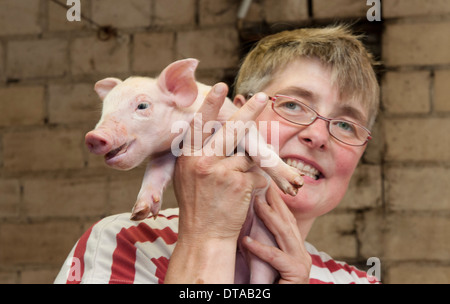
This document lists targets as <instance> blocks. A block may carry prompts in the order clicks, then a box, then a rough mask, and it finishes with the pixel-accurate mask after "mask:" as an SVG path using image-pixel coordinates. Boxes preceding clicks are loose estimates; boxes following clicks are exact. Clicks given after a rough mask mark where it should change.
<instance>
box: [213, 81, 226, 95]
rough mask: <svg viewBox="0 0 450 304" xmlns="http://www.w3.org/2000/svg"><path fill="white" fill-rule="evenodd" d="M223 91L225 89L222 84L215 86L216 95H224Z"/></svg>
mask: <svg viewBox="0 0 450 304" xmlns="http://www.w3.org/2000/svg"><path fill="white" fill-rule="evenodd" d="M223 90H224V87H223V85H222V84H221V83H218V84H216V85H215V86H214V94H216V95H220V94H222V92H223Z"/></svg>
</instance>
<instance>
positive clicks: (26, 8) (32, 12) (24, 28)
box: [0, 0, 42, 36]
mask: <svg viewBox="0 0 450 304" xmlns="http://www.w3.org/2000/svg"><path fill="white" fill-rule="evenodd" d="M39 5H40V2H39V1H36V0H21V1H17V0H2V1H0V36H2V35H21V34H38V33H41V32H42V29H41V25H40V20H41V17H42V16H41V15H40V12H39Z"/></svg>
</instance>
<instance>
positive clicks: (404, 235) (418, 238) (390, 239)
mask: <svg viewBox="0 0 450 304" xmlns="http://www.w3.org/2000/svg"><path fill="white" fill-rule="evenodd" d="M449 233H450V219H449V218H448V217H441V216H437V215H434V216H433V215H411V214H408V215H407V214H399V213H394V214H391V215H389V216H388V224H387V230H386V232H385V234H384V238H385V240H384V257H385V258H387V259H389V260H392V261H394V260H395V261H402V260H404V261H407V260H420V261H433V260H435V261H448V258H449V254H448V253H449V252H450V242H448V236H449Z"/></svg>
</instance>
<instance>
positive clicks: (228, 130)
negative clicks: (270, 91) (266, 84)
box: [205, 93, 268, 157]
mask: <svg viewBox="0 0 450 304" xmlns="http://www.w3.org/2000/svg"><path fill="white" fill-rule="evenodd" d="M267 100H268V97H267V95H266V94H265V93H258V94H256V95H255V96H253V97H252V98H251V99H250V100H249V101H247V102H246V103H245V104H244V105H243V106H242V107H241V108H240V109H239V110H238V111H237V112H235V113H234V114H233V116H232V117H231V118H230V119H228V121H227V122H226V123H225V125H224V127H223V128H222V131H221V132H217V133H216V134H214V135H213V136H212V138H211V140H210V141H209V142H208V143H207V144H206V145H205V149H207V150H208V151H214V154H215V155H216V156H222V157H223V156H227V155H230V154H231V153H232V152H233V151H234V150H235V148H236V146H237V144H238V143H239V142H240V141H241V140H242V138H243V137H244V136H245V133H246V132H247V131H248V130H249V129H250V127H251V124H254V123H255V120H256V118H257V117H258V116H259V114H261V112H262V111H263V110H264V108H265V106H266V104H267Z"/></svg>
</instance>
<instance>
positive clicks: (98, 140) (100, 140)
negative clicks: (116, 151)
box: [85, 130, 112, 155]
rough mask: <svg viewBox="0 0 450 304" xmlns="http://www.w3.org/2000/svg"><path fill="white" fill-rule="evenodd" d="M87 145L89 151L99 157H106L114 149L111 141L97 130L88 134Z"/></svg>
mask: <svg viewBox="0 0 450 304" xmlns="http://www.w3.org/2000/svg"><path fill="white" fill-rule="evenodd" d="M85 143H86V146H87V147H88V149H89V151H90V152H91V153H94V154H97V155H105V154H106V153H108V152H109V151H111V148H112V144H111V141H110V140H108V138H107V137H106V136H105V135H103V134H101V133H99V132H97V131H95V130H94V131H90V132H88V133H87V134H86V137H85Z"/></svg>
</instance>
